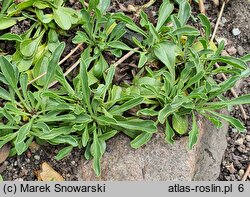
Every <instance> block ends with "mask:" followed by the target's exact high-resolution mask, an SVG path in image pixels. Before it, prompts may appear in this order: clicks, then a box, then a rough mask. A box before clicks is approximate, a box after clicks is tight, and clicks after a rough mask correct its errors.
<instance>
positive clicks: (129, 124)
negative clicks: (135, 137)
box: [117, 119, 157, 133]
mask: <svg viewBox="0 0 250 197" xmlns="http://www.w3.org/2000/svg"><path fill="white" fill-rule="evenodd" d="M117 126H120V127H123V128H124V129H128V130H138V131H143V132H147V133H155V132H156V131H157V127H156V126H155V123H154V122H153V121H151V120H141V119H136V120H126V121H117Z"/></svg>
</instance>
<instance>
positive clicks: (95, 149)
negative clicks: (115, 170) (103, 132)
mask: <svg viewBox="0 0 250 197" xmlns="http://www.w3.org/2000/svg"><path fill="white" fill-rule="evenodd" d="M91 148H92V155H93V157H94V161H93V168H94V171H95V173H96V176H100V175H101V158H102V153H101V144H100V141H99V139H98V136H97V133H96V130H94V137H93V144H92V147H91Z"/></svg>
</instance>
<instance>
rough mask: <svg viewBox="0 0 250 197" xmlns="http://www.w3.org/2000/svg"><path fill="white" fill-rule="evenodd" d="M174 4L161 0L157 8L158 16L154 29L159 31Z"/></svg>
mask: <svg viewBox="0 0 250 197" xmlns="http://www.w3.org/2000/svg"><path fill="white" fill-rule="evenodd" d="M173 10H174V6H173V4H170V3H169V2H168V1H163V3H162V4H161V7H160V9H159V17H158V22H157V25H156V30H157V31H159V30H160V28H161V27H162V26H163V24H164V23H165V22H166V20H167V18H168V17H169V16H170V14H171V13H172V12H173Z"/></svg>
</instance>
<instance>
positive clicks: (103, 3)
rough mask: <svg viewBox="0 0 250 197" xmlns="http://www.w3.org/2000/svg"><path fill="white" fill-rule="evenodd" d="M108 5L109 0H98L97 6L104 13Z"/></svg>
mask: <svg viewBox="0 0 250 197" xmlns="http://www.w3.org/2000/svg"><path fill="white" fill-rule="evenodd" d="M109 5H110V0H99V4H98V6H97V8H98V9H99V10H100V11H101V13H102V14H104V13H105V12H106V11H107V9H108V7H109Z"/></svg>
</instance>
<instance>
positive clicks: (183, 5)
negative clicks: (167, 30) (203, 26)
mask: <svg viewBox="0 0 250 197" xmlns="http://www.w3.org/2000/svg"><path fill="white" fill-rule="evenodd" d="M190 16H191V7H190V5H189V3H188V1H186V0H183V1H181V2H180V9H179V12H178V18H179V20H180V22H181V25H182V26H184V25H186V23H187V21H188V19H189V17H190Z"/></svg>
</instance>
